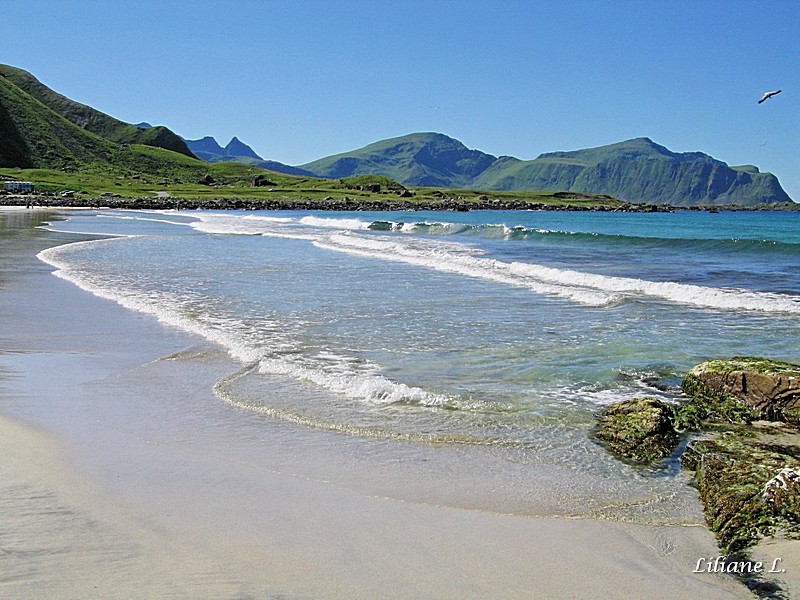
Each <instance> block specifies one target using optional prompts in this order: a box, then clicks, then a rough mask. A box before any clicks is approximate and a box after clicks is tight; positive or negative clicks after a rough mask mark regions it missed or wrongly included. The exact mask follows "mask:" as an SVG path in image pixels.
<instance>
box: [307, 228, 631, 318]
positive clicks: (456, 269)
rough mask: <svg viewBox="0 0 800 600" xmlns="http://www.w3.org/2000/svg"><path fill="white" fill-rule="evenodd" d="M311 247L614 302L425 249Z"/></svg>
mask: <svg viewBox="0 0 800 600" xmlns="http://www.w3.org/2000/svg"><path fill="white" fill-rule="evenodd" d="M315 245H316V246H318V247H320V248H324V249H327V250H334V251H338V252H347V253H350V254H356V255H360V256H368V257H372V258H380V259H383V260H391V261H396V262H404V263H408V264H414V265H418V266H422V267H428V268H431V269H435V270H437V271H443V272H448V273H457V274H459V275H466V276H469V277H474V278H479V279H487V280H490V281H497V282H500V283H505V284H508V285H513V286H517V287H524V288H527V289H530V290H532V291H534V292H536V293H539V294H546V295H554V296H560V297H564V298H568V299H570V300H573V301H575V302H580V303H582V304H588V305H591V306H606V305H608V304H611V303H613V302H615V301H616V300H617V298H616V297H615V296H613V295H610V294H608V293H604V292H598V291H595V290H588V289H581V288H578V287H575V286H574V285H572V286H562V285H552V284H549V283H544V282H541V281H536V280H533V279H531V278H530V277H527V278H526V277H522V276H520V275H519V274H517V273H515V272H514V271H513V270H512V269H509V268H508V267H509V263H503V262H500V261H496V260H493V259H486V258H476V257H473V256H465V255H464V254H454V253H452V252H447V251H446V250H444V249H442V250H438V249H435V248H429V249H426V250H417V249H414V248H410V247H409V246H406V245H405V244H399V243H392V242H389V243H387V242H383V241H381V240H367V239H364V238H355V237H354V236H347V235H341V234H337V235H333V236H331V237H330V238H328V239H327V240H319V241H316V242H315Z"/></svg>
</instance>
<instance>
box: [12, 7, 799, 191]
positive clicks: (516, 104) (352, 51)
mask: <svg viewBox="0 0 800 600" xmlns="http://www.w3.org/2000/svg"><path fill="white" fill-rule="evenodd" d="M0 8H2V15H3V16H2V27H3V35H2V36H0V62H5V63H7V64H11V65H14V66H17V67H20V68H23V69H26V70H28V71H30V72H32V73H33V74H34V75H35V76H36V77H38V78H39V79H40V80H41V81H42V82H43V83H45V84H46V85H48V86H50V87H52V88H53V89H55V90H56V91H59V92H61V93H62V94H64V95H66V96H68V97H70V98H73V99H75V100H78V101H80V102H83V103H85V104H89V105H91V106H93V107H95V108H97V109H99V110H102V111H103V112H106V113H109V114H111V115H113V116H114V117H117V118H119V119H122V120H124V121H128V122H133V123H136V122H140V121H148V122H150V123H152V124H156V125H166V126H168V127H170V128H171V129H173V130H174V131H175V132H177V133H179V134H180V135H182V136H184V137H186V138H190V139H196V138H199V137H202V136H205V135H211V136H214V137H215V138H216V139H217V140H218V141H219V142H220V143H221V144H222V145H225V144H226V143H227V142H228V141H229V140H230V138H231V137H233V136H237V137H239V139H241V140H242V141H244V142H245V143H247V144H249V145H251V146H252V147H253V148H254V149H255V150H256V152H258V153H259V154H260V155H261V156H263V157H264V158H267V159H274V160H278V161H281V162H284V163H287V164H293V165H296V164H301V163H305V162H309V161H311V160H314V159H317V158H321V157H323V156H327V155H329V154H334V153H337V152H344V151H347V150H352V149H355V148H359V147H361V146H364V145H366V144H369V143H371V142H374V141H378V140H381V139H384V138H389V137H395V136H399V135H404V134H407V133H413V132H417V131H436V132H441V133H445V134H447V135H449V136H452V137H454V138H457V139H459V140H461V141H462V142H463V143H464V144H466V145H467V146H468V147H470V148H476V149H479V150H482V151H484V152H488V153H491V154H495V155H503V154H507V155H512V156H516V157H518V158H523V159H530V158H535V157H536V156H538V155H539V154H540V153H542V152H550V151H555V150H575V149H578V148H586V147H593V146H601V145H605V144H610V143H614V142H618V141H622V140H625V139H629V138H633V137H640V136H647V137H650V138H652V139H653V140H654V141H655V142H657V143H659V144H662V145H664V146H666V147H668V148H669V149H670V150H673V151H676V152H688V151H701V152H705V153H707V154H710V155H712V156H714V157H715V158H718V159H720V160H722V161H725V162H727V163H728V164H730V165H739V164H755V165H757V166H758V167H759V168H761V169H762V170H764V171H770V172H772V173H775V174H776V175H777V176H778V178H779V179H780V181H781V183H782V184H783V186H784V188H785V189H786V190H787V192H788V193H789V195H790V196H792V197H793V198H794V199H795V200H796V201H800V170H799V167H800V162H798V155H799V154H800V152H799V151H800V135H799V134H800V2H797V1H796V0H775V1H773V0H750V1H743V0H719V1H711V0H669V1H664V2H662V1H657V0H653V1H648V0H639V1H627V0H618V1H613V0H609V1H606V2H600V1H569V0H542V1H536V0H530V1H528V2H513V1H502V0H494V1H487V2H479V1H460V2H446V1H437V0H419V1H418V0H392V1H382V0H358V1H352V2H336V1H334V0H329V1H316V0H295V1H285V2H284V1H272V0H262V1H257V0H229V1H216V2H214V1H210V0H192V1H182V0H159V1H158V2H153V1H151V0H145V1H136V2H130V1H126V2H120V1H116V0H105V1H82V2H70V1H66V0H65V1H37V0H25V1H18V0H2V1H1V2H0ZM778 88H780V89H782V90H783V93H782V94H780V95H779V96H776V97H775V98H772V99H771V100H769V101H767V102H765V103H764V104H762V105H758V104H757V100H758V99H759V98H760V96H761V94H762V93H763V92H764V91H767V90H772V89H778Z"/></svg>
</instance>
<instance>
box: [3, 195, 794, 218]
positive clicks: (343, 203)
mask: <svg viewBox="0 0 800 600" xmlns="http://www.w3.org/2000/svg"><path fill="white" fill-rule="evenodd" d="M553 198H554V199H557V200H558V201H560V202H562V203H560V204H548V203H544V202H529V201H525V200H498V199H488V198H487V199H486V200H464V199H460V198H458V197H442V198H441V199H440V200H437V201H413V200H405V199H403V198H399V197H397V198H392V199H385V200H384V199H375V198H351V197H349V196H344V197H343V198H330V197H328V198H324V199H321V198H311V197H303V196H299V197H297V198H294V199H287V198H246V197H234V198H191V199H186V198H180V197H177V196H163V195H158V196H155V197H137V198H60V197H56V196H49V195H45V194H29V195H16V196H15V195H5V196H3V195H0V207H11V206H16V207H26V206H27V207H28V208H52V209H67V208H86V209H130V210H270V211H271V210H324V211H375V212H380V211H444V212H467V211H473V210H542V211H594V212H615V213H669V212H675V211H684V210H687V211H709V212H720V211H753V210H757V211H775V212H780V211H785V212H794V211H795V210H800V205H798V207H797V208H794V207H789V206H776V207H773V206H771V205H765V204H759V205H755V206H734V205H719V206H671V205H664V204H661V205H657V204H644V203H643V204H638V203H630V202H621V203H617V202H620V201H617V200H614V199H613V198H610V197H609V198H608V200H609V201H610V204H607V205H604V204H588V205H587V204H581V203H580V202H587V201H590V200H594V201H595V202H600V201H601V198H599V197H597V198H594V197H592V196H588V195H583V194H573V193H567V192H555V193H554V194H553ZM570 200H574V201H575V202H576V203H571V202H570Z"/></svg>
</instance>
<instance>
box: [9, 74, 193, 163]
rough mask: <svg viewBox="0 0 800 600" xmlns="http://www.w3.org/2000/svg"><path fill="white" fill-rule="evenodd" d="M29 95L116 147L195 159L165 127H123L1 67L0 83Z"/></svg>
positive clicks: (42, 85) (180, 140)
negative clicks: (149, 149)
mask: <svg viewBox="0 0 800 600" xmlns="http://www.w3.org/2000/svg"><path fill="white" fill-rule="evenodd" d="M2 78H4V79H5V80H6V81H7V82H10V83H12V84H14V85H15V86H16V87H18V88H19V89H21V90H22V91H24V92H26V93H27V94H29V95H30V96H32V97H33V98H35V99H36V100H38V101H39V102H41V103H42V104H43V105H44V106H46V107H48V108H49V109H50V110H52V111H53V112H55V113H56V114H58V115H60V116H62V117H64V118H65V119H67V120H68V121H70V122H71V123H73V124H75V125H77V126H78V127H80V128H81V129H84V130H85V131H87V132H89V133H93V134H95V135H96V136H98V137H101V138H103V139H105V140H108V141H110V142H113V143H115V144H145V145H148V146H156V147H159V148H165V149H167V150H172V151H174V152H178V153H180V154H185V155H186V156H193V154H192V153H191V151H190V150H189V148H188V147H187V146H186V143H185V142H184V141H183V140H182V139H181V138H180V136H178V135H176V134H175V133H173V132H172V131H170V130H169V129H167V128H166V127H148V128H142V127H138V126H136V125H131V124H129V123H124V122H122V121H120V120H118V119H115V118H114V117H111V116H109V115H107V114H104V113H102V112H100V111H98V110H95V109H94V108H92V107H90V106H86V105H85V104H81V103H79V102H75V101H73V100H70V99H69V98H67V97H65V96H62V95H61V94H59V93H57V92H55V91H53V90H51V89H50V88H48V87H47V86H46V85H44V84H43V83H41V82H40V81H39V80H38V79H36V78H35V77H34V76H33V75H31V74H30V73H28V72H27V71H23V70H22V69H18V68H16V67H12V66H9V65H0V79H2Z"/></svg>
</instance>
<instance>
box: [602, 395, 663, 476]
mask: <svg viewBox="0 0 800 600" xmlns="http://www.w3.org/2000/svg"><path fill="white" fill-rule="evenodd" d="M672 420H673V408H672V406H670V405H669V404H667V403H665V402H662V401H661V400H658V399H657V398H651V397H646V398H634V399H632V400H623V401H622V402H618V403H616V404H612V405H611V406H609V407H608V408H606V409H605V410H604V411H603V413H602V414H601V416H600V424H599V427H598V429H597V432H596V436H597V438H598V439H599V440H601V441H602V442H604V443H605V444H606V446H607V447H608V448H609V449H610V450H611V451H612V452H614V453H615V454H618V455H620V456H623V457H625V458H627V459H630V460H633V461H636V462H641V463H651V462H654V461H656V460H659V459H662V458H664V457H665V456H669V454H670V453H672V451H673V450H674V449H675V447H676V446H677V444H678V434H677V433H676V432H675V429H674V428H673V425H672Z"/></svg>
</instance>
